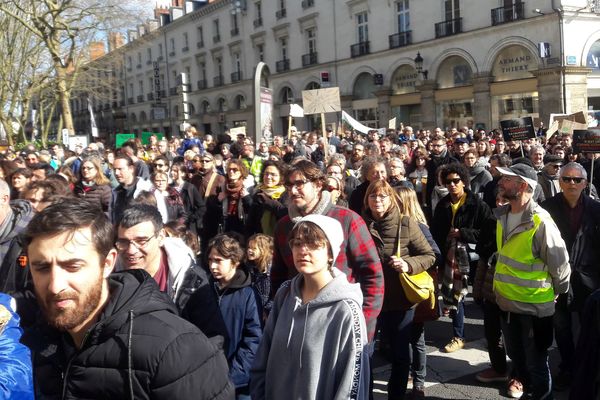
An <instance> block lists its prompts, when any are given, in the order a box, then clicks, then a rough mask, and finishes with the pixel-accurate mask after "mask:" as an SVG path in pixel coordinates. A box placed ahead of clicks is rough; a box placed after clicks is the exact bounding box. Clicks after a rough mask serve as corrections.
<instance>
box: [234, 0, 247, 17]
mask: <svg viewBox="0 0 600 400" xmlns="http://www.w3.org/2000/svg"><path fill="white" fill-rule="evenodd" d="M244 11H246V0H231V10H230V12H231V15H235V14H239V13H242V12H244Z"/></svg>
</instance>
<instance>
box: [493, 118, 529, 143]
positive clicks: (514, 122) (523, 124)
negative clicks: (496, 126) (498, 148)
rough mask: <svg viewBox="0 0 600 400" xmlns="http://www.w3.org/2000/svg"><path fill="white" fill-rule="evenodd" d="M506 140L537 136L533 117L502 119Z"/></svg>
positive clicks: (503, 133) (501, 124)
mask: <svg viewBox="0 0 600 400" xmlns="http://www.w3.org/2000/svg"><path fill="white" fill-rule="evenodd" d="M500 126H501V127H502V135H503V136H504V141H505V142H510V141H513V140H525V139H532V138H535V129H534V127H533V118H531V117H523V118H514V119H507V120H504V121H500Z"/></svg>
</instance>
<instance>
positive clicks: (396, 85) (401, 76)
mask: <svg viewBox="0 0 600 400" xmlns="http://www.w3.org/2000/svg"><path fill="white" fill-rule="evenodd" d="M418 78H419V74H418V73H417V71H416V70H415V69H414V68H413V67H412V66H410V65H402V66H401V67H399V68H398V69H397V70H396V71H395V72H394V75H393V77H392V93H393V94H405V93H413V92H415V90H416V85H417V81H418Z"/></svg>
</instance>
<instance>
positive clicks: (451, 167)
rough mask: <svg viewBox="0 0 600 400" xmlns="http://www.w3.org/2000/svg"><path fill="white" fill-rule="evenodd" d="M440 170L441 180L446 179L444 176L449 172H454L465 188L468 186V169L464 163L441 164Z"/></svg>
mask: <svg viewBox="0 0 600 400" xmlns="http://www.w3.org/2000/svg"><path fill="white" fill-rule="evenodd" d="M440 168H441V171H440V179H441V180H442V182H445V181H446V178H447V177H448V175H450V174H456V175H458V176H459V177H460V180H461V181H462V182H463V184H464V185H465V190H467V189H468V187H469V170H468V169H467V167H466V166H465V165H464V164H460V163H457V162H453V163H450V164H445V165H442V166H441V167H440Z"/></svg>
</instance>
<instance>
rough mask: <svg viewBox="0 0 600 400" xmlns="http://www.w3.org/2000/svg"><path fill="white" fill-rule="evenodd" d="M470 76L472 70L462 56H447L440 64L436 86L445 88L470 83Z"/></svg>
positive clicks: (471, 76)
mask: <svg viewBox="0 0 600 400" xmlns="http://www.w3.org/2000/svg"><path fill="white" fill-rule="evenodd" d="M472 78H473V72H472V71H471V67H470V66H469V64H468V63H467V61H466V60H465V59H464V58H462V57H459V56H452V57H448V58H447V59H446V60H444V62H443V63H442V65H441V66H440V69H439V74H438V87H439V88H440V89H446V88H452V87H457V86H466V85H470V84H471V79H472Z"/></svg>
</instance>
